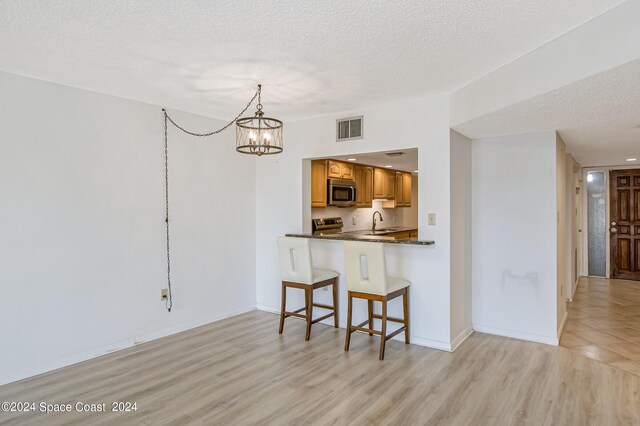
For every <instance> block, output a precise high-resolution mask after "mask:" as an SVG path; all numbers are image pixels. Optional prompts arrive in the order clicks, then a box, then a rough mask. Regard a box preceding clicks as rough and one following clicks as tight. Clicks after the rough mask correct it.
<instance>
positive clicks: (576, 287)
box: [571, 277, 581, 300]
mask: <svg viewBox="0 0 640 426" xmlns="http://www.w3.org/2000/svg"><path fill="white" fill-rule="evenodd" d="M580 278H581V277H578V278H576V282H575V283H574V284H573V288H572V289H571V300H573V296H575V294H576V290H577V289H578V283H579V282H580Z"/></svg>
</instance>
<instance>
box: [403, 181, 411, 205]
mask: <svg viewBox="0 0 640 426" xmlns="http://www.w3.org/2000/svg"><path fill="white" fill-rule="evenodd" d="M402 198H403V201H404V206H405V207H411V173H407V172H403V173H402Z"/></svg>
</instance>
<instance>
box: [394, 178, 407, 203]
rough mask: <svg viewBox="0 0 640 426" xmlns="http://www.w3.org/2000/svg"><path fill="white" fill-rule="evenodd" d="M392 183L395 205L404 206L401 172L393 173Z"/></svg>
mask: <svg viewBox="0 0 640 426" xmlns="http://www.w3.org/2000/svg"><path fill="white" fill-rule="evenodd" d="M393 182H394V185H395V197H394V200H395V206H396V207H404V191H403V190H402V172H395V173H394V180H393Z"/></svg>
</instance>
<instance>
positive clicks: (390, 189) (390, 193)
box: [384, 170, 396, 200]
mask: <svg viewBox="0 0 640 426" xmlns="http://www.w3.org/2000/svg"><path fill="white" fill-rule="evenodd" d="M385 172H386V175H385V184H384V192H385V197H384V198H386V199H387V200H392V199H394V198H395V193H396V191H395V181H396V178H395V175H396V174H395V173H394V172H393V171H391V170H385Z"/></svg>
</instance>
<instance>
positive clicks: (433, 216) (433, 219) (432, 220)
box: [429, 213, 436, 226]
mask: <svg viewBox="0 0 640 426" xmlns="http://www.w3.org/2000/svg"><path fill="white" fill-rule="evenodd" d="M435 224H436V214H435V213H429V225H431V226H433V225H435Z"/></svg>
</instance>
